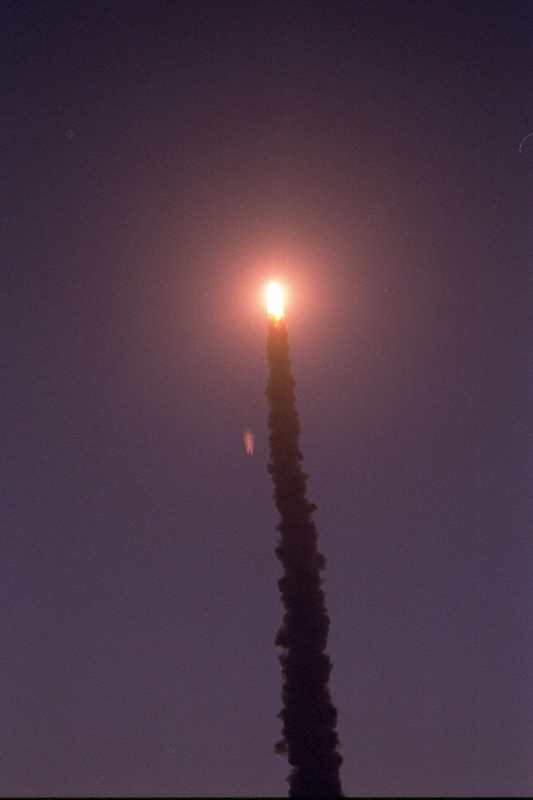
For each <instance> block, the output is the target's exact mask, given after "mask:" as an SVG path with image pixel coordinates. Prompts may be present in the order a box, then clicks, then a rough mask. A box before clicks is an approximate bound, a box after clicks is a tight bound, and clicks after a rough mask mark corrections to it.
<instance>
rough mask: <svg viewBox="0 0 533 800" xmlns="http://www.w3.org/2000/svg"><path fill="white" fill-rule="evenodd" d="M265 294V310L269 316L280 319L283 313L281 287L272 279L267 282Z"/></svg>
mask: <svg viewBox="0 0 533 800" xmlns="http://www.w3.org/2000/svg"><path fill="white" fill-rule="evenodd" d="M266 295H267V311H268V314H269V316H271V317H275V319H281V318H282V317H283V315H284V310H283V289H282V288H281V286H280V284H279V283H276V281H272V283H269V284H268V286H267V290H266Z"/></svg>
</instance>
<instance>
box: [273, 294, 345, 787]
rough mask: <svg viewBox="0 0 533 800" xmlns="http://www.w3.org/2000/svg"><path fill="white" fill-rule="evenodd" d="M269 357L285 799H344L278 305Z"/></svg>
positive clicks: (322, 611) (318, 563) (315, 558)
mask: <svg viewBox="0 0 533 800" xmlns="http://www.w3.org/2000/svg"><path fill="white" fill-rule="evenodd" d="M278 308H279V307H278ZM267 356H268V363H269V367H270V375H269V379H268V383H267V388H266V395H267V398H268V403H269V421H268V426H269V429H270V462H269V464H268V471H269V472H270V474H271V475H272V480H273V483H274V500H275V502H276V506H277V508H278V511H279V512H280V515H281V520H280V522H279V524H278V526H277V530H278V531H279V533H280V534H281V537H280V540H279V542H278V546H277V548H276V555H277V557H278V558H279V560H280V561H281V563H282V565H283V572H284V574H283V577H282V578H281V579H280V580H279V581H278V585H279V589H280V593H281V598H282V601H283V604H284V606H285V615H284V618H283V624H282V626H281V628H280V630H279V633H278V635H277V637H276V644H277V645H279V646H280V647H281V648H283V651H282V653H281V655H280V663H281V666H282V674H283V688H282V699H283V704H284V705H283V709H282V711H281V713H280V715H279V716H280V718H281V720H282V722H283V730H282V733H283V738H282V739H281V741H280V742H279V743H278V744H277V745H276V752H278V753H286V754H287V757H288V761H289V764H290V766H291V772H290V774H289V777H288V779H287V780H288V782H289V787H290V788H289V796H290V797H341V796H342V789H341V784H340V778H339V768H340V765H341V763H342V757H341V755H340V753H339V752H338V749H337V748H338V746H339V739H338V735H337V732H336V722H337V710H336V708H335V706H334V705H333V702H332V700H331V695H330V691H329V686H328V682H329V675H330V672H331V661H330V658H329V656H328V655H327V653H325V649H326V644H327V637H328V629H329V617H328V613H327V610H326V604H325V598H324V592H323V591H322V589H321V583H322V580H321V577H320V572H321V570H323V569H324V566H325V559H324V556H323V555H321V554H320V553H319V552H318V549H317V536H318V534H317V530H316V527H315V523H314V522H313V520H312V519H311V516H312V513H313V511H314V510H315V508H316V506H314V505H313V504H312V503H309V502H308V500H307V498H306V479H307V475H306V474H305V472H303V470H302V468H301V462H302V461H303V455H302V453H301V452H300V448H299V437H300V422H299V419H298V412H297V410H296V399H295V392H294V387H295V383H294V379H293V377H292V374H291V370H290V360H289V346H288V339H287V328H286V325H285V319H284V316H283V308H282V307H281V313H280V314H278V313H274V311H272V312H271V311H270V307H269V318H268V339H267Z"/></svg>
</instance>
